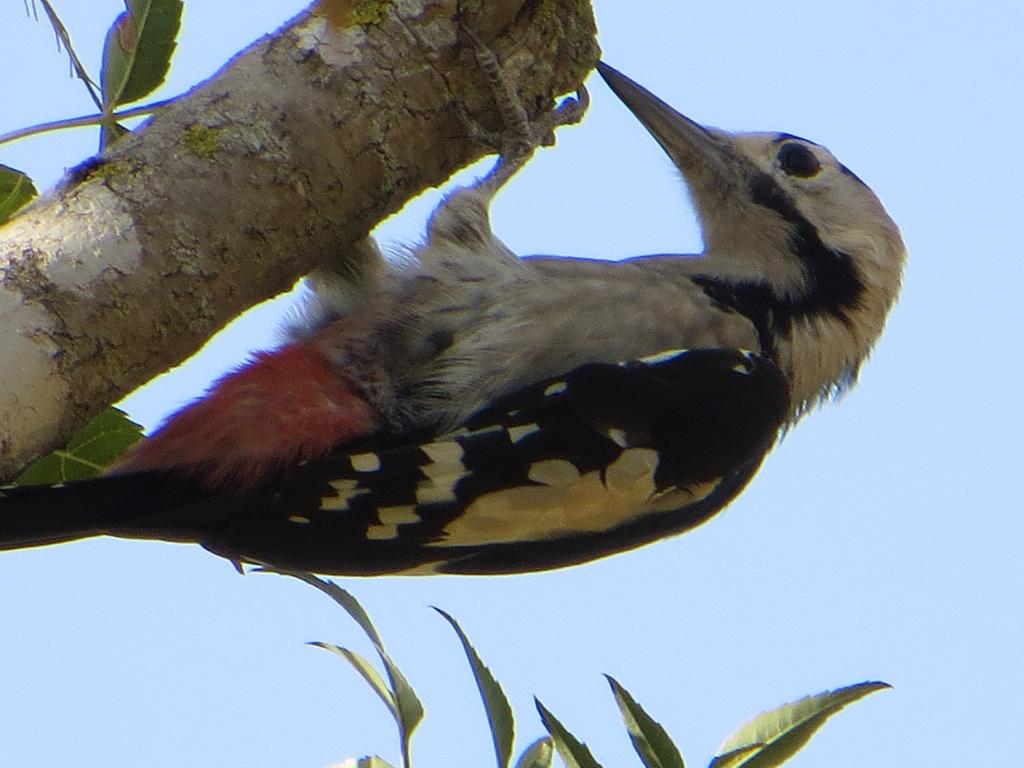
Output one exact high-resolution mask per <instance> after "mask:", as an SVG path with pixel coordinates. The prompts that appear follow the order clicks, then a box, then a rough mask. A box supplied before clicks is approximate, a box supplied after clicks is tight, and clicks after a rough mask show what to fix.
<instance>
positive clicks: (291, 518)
mask: <svg viewBox="0 0 1024 768" xmlns="http://www.w3.org/2000/svg"><path fill="white" fill-rule="evenodd" d="M288 522H289V523H300V524H302V525H308V524H309V523H311V522H313V521H312V520H310V519H309V518H308V517H306V516H305V515H288Z"/></svg>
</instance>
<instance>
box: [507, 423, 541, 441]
mask: <svg viewBox="0 0 1024 768" xmlns="http://www.w3.org/2000/svg"><path fill="white" fill-rule="evenodd" d="M534 432H540V425H539V424H523V425H521V426H518V427H509V428H508V438H509V440H511V441H512V442H513V443H518V442H519V441H520V440H522V439H523V438H524V437H526V436H527V435H532V434H533V433H534Z"/></svg>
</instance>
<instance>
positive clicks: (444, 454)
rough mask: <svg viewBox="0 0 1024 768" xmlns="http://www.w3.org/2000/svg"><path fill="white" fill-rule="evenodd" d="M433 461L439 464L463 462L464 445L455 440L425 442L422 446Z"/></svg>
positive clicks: (422, 449) (421, 448)
mask: <svg viewBox="0 0 1024 768" xmlns="http://www.w3.org/2000/svg"><path fill="white" fill-rule="evenodd" d="M420 450H421V451H423V452H424V453H425V454H427V456H428V457H429V458H430V460H431V461H433V462H437V463H439V464H454V463H461V462H462V454H463V451H462V446H461V445H459V444H458V443H457V442H455V441H454V440H440V441H438V442H434V443H424V444H423V445H421V446H420Z"/></svg>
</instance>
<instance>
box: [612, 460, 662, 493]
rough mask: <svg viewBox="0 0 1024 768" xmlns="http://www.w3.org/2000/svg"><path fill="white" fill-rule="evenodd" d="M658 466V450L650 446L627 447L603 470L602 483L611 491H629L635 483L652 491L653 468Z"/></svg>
mask: <svg viewBox="0 0 1024 768" xmlns="http://www.w3.org/2000/svg"><path fill="white" fill-rule="evenodd" d="M657 468H658V452H657V451H655V450H653V449H652V448H627V449H626V450H624V451H623V452H622V454H621V455H620V456H619V458H617V459H616V460H615V461H613V462H612V463H611V464H610V465H609V466H608V468H607V469H606V470H605V472H604V483H605V485H606V486H607V487H608V489H609V490H611V491H621V492H627V493H630V492H631V491H632V490H633V489H634V488H635V487H636V485H637V483H640V484H642V485H643V486H644V487H645V488H647V495H648V496H649V495H650V494H652V493H654V470H656V469H657Z"/></svg>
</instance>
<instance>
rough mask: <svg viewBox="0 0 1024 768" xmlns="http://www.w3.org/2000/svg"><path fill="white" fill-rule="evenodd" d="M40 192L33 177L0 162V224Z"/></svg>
mask: <svg viewBox="0 0 1024 768" xmlns="http://www.w3.org/2000/svg"><path fill="white" fill-rule="evenodd" d="M38 194H39V193H38V192H37V191H36V188H35V186H34V185H33V184H32V179H30V178H29V177H28V176H26V175H25V174H24V173H22V172H21V171H18V170H15V169H14V168H11V167H9V166H6V165H3V164H0V224H3V223H4V222H5V221H7V220H8V219H9V218H11V216H13V215H14V213H15V211H17V210H18V209H19V208H21V206H23V205H25V204H26V203H27V202H29V201H30V200H31V199H32V198H34V197H35V196H36V195H38Z"/></svg>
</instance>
